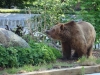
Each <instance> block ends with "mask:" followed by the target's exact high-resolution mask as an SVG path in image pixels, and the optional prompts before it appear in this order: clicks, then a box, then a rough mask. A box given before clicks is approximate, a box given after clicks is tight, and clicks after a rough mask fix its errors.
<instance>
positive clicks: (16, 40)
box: [0, 28, 30, 47]
mask: <svg viewBox="0 0 100 75" xmlns="http://www.w3.org/2000/svg"><path fill="white" fill-rule="evenodd" d="M0 44H1V45H3V46H5V47H9V46H18V47H30V46H29V45H28V43H27V42H26V41H25V40H24V39H22V38H21V37H20V36H18V35H16V34H15V33H13V32H12V31H9V30H6V29H4V28H0Z"/></svg>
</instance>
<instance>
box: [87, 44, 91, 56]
mask: <svg viewBox="0 0 100 75" xmlns="http://www.w3.org/2000/svg"><path fill="white" fill-rule="evenodd" d="M89 56H92V45H91V46H90V47H89V48H88V50H87V57H89Z"/></svg>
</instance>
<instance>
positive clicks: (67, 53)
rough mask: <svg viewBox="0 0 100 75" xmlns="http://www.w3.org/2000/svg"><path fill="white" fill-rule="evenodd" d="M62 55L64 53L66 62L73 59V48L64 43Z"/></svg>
mask: <svg viewBox="0 0 100 75" xmlns="http://www.w3.org/2000/svg"><path fill="white" fill-rule="evenodd" d="M62 53H63V59H64V60H66V59H70V58H71V47H70V45H69V44H68V43H66V42H62Z"/></svg>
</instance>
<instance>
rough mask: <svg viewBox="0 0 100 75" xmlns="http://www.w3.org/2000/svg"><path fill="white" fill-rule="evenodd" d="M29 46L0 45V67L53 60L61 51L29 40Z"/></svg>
mask: <svg viewBox="0 0 100 75" xmlns="http://www.w3.org/2000/svg"><path fill="white" fill-rule="evenodd" d="M30 46H31V48H19V47H9V48H5V47H2V46H0V67H20V66H23V65H25V64H31V65H39V64H41V63H50V62H54V61H55V60H56V59H57V58H58V57H60V56H61V53H60V52H59V51H58V50H56V49H54V48H52V47H49V46H47V45H45V44H44V43H36V42H33V41H31V42H30Z"/></svg>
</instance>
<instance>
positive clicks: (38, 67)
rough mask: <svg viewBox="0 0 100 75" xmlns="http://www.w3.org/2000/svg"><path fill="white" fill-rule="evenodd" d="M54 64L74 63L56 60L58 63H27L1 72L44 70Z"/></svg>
mask: <svg viewBox="0 0 100 75" xmlns="http://www.w3.org/2000/svg"><path fill="white" fill-rule="evenodd" d="M54 66H67V67H71V66H72V64H68V63H66V62H56V63H49V64H47V63H44V64H41V65H38V66H32V65H25V66H23V67H19V68H7V69H4V70H3V71H0V74H5V73H7V74H16V73H20V72H32V71H43V70H50V69H53V67H54Z"/></svg>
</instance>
